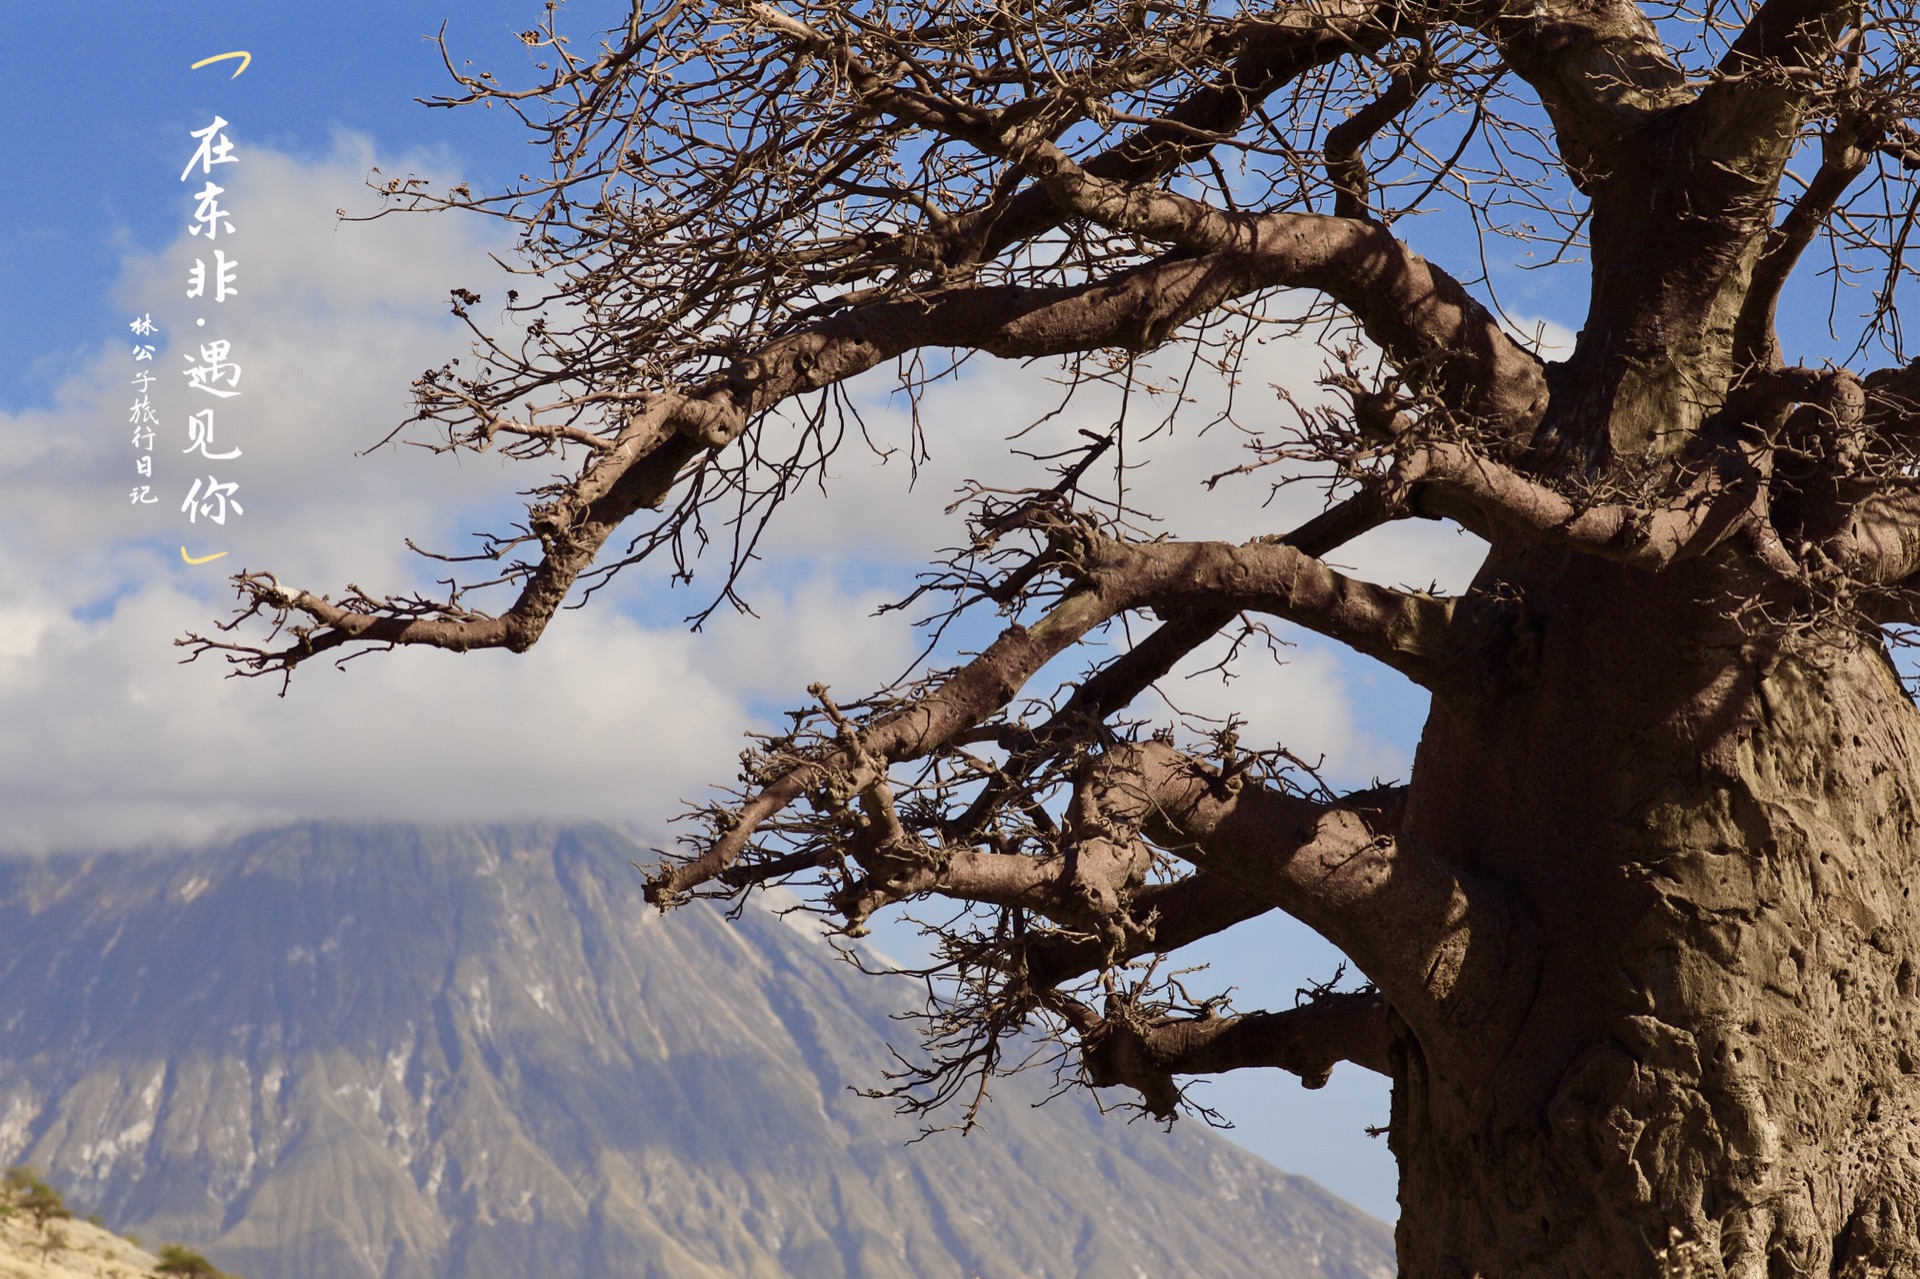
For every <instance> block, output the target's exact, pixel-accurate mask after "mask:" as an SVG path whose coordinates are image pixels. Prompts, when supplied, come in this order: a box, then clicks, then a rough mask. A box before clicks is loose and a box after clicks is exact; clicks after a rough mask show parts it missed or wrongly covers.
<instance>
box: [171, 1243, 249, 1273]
mask: <svg viewBox="0 0 1920 1279" xmlns="http://www.w3.org/2000/svg"><path fill="white" fill-rule="evenodd" d="M153 1273H155V1274H156V1275H181V1276H184V1277H185V1279H235V1276H233V1275H229V1274H226V1273H225V1272H223V1271H221V1270H219V1269H217V1268H215V1266H214V1264H213V1263H212V1262H211V1261H208V1260H207V1259H206V1258H205V1257H203V1256H201V1255H200V1254H199V1253H197V1252H195V1251H193V1250H192V1249H191V1248H188V1247H187V1246H186V1245H185V1244H178V1243H170V1244H168V1245H167V1246H166V1247H164V1248H162V1249H161V1250H160V1264H159V1265H157V1266H155V1267H154V1268H153Z"/></svg>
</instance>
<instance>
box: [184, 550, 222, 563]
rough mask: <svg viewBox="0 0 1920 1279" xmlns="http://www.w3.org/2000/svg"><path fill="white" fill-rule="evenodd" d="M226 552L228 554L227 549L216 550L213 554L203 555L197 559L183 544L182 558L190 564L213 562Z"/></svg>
mask: <svg viewBox="0 0 1920 1279" xmlns="http://www.w3.org/2000/svg"><path fill="white" fill-rule="evenodd" d="M225 554H226V552H225V551H215V552H214V553H213V554H211V555H202V556H201V557H200V558H199V559H197V560H196V559H195V558H193V556H191V555H189V554H187V548H186V547H184V546H183V547H181V548H180V558H181V559H183V560H185V561H186V562H187V563H189V564H211V563H213V562H214V561H215V560H217V559H219V558H220V557H221V556H222V555H225Z"/></svg>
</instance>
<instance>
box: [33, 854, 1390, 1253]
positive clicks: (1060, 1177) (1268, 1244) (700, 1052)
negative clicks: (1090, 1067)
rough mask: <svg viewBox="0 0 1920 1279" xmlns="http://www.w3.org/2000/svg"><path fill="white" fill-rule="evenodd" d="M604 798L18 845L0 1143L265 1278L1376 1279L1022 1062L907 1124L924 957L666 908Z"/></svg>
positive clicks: (1261, 1197)
mask: <svg viewBox="0 0 1920 1279" xmlns="http://www.w3.org/2000/svg"><path fill="white" fill-rule="evenodd" d="M636 856H638V850H637V849H636V847H635V846H634V845H632V844H631V843H629V842H628V841H627V840H625V839H624V838H622V837H621V836H619V835H617V834H615V833H613V832H611V831H608V830H605V829H603V828H575V829H564V828H563V829H553V828H533V827H518V828H488V829H459V830H436V829H419V828H413V827H400V826H389V827H356V826H347V825H334V824H316V825H307V826H299V827H293V828H289V829H284V830H279V831H272V832H266V833H263V834H260V835H256V836H252V837H249V838H247V839H243V840H240V841H238V842H237V843H234V844H232V845H230V846H227V847H223V848H219V849H212V850H207V851H203V852H199V853H194V854H190V855H185V856H178V857H170V858H165V859H142V858H136V857H131V856H111V857H99V858H92V859H85V860H77V859H64V860H62V859H56V860H55V861H53V862H50V863H33V862H25V861H21V862H7V863H0V1162H6V1161H28V1162H31V1163H33V1164H34V1165H36V1166H38V1167H41V1168H43V1169H46V1170H47V1171H48V1174H49V1178H50V1180H53V1181H54V1182H55V1183H56V1184H58V1185H60V1186H62V1187H63V1188H64V1189H65V1190H66V1191H67V1193H68V1194H69V1197H70V1198H72V1199H73V1200H74V1201H76V1202H79V1203H84V1204H87V1205H88V1206H90V1207H98V1208H99V1209H100V1210H101V1211H102V1212H103V1213H104V1214H105V1215H106V1217H107V1218H108V1219H109V1220H110V1221H113V1222H114V1223H116V1224H117V1225H120V1226H123V1227H128V1228H132V1229H134V1230H137V1231H139V1232H140V1233H141V1234H142V1235H144V1236H146V1237H149V1238H153V1237H165V1238H169V1239H174V1238H177V1239H183V1240H186V1241H188V1242H190V1243H193V1244H195V1245H196V1246H202V1247H203V1248H204V1250H205V1251H206V1252H207V1253H208V1255H209V1256H211V1257H212V1258H214V1260H216V1261H217V1262H219V1263H220V1264H221V1265H222V1266H223V1267H224V1268H226V1269H230V1270H235V1271H238V1272H239V1273H242V1274H245V1275H247V1276H249V1279H359V1277H361V1276H366V1277H369V1279H371V1277H374V1276H379V1277H381V1279H493V1277H494V1276H500V1277H502V1279H505V1277H506V1276H515V1277H516V1279H517V1277H519V1276H526V1275H554V1276H572V1275H582V1276H595V1277H599V1276H605V1277H606V1279H615V1277H618V1279H628V1277H629V1276H631V1277H634V1279H638V1277H640V1276H658V1277H660V1279H708V1277H714V1279H718V1277H719V1276H742V1275H744V1276H779V1275H797V1276H836V1277H837V1276H874V1277H878V1276H926V1277H931V1276H949V1275H951V1276H973V1275H978V1276H982V1277H983V1279H984V1277H987V1276H1039V1275H1049V1276H1065V1275H1102V1276H1106V1275H1133V1274H1138V1275H1143V1276H1163V1275H1207V1276H1215V1275H1218V1276H1240V1275H1248V1276H1252V1275H1256V1274H1257V1275H1261V1276H1293V1275H1299V1276H1341V1277H1343V1279H1344V1277H1347V1276H1354V1277H1357V1276H1372V1275H1386V1274H1390V1273H1392V1266H1391V1253H1390V1245H1389V1241H1388V1237H1387V1233H1386V1230H1385V1228H1384V1227H1383V1226H1381V1225H1380V1224H1379V1223H1378V1222H1375V1221H1373V1220H1371V1219H1370V1218H1367V1217H1365V1216H1363V1215H1362V1214H1360V1213H1359V1212H1357V1211H1356V1210H1354V1209H1352V1208H1350V1207H1348V1206H1347V1205H1345V1204H1344V1203H1342V1202H1341V1201H1339V1200H1337V1199H1335V1198H1334V1197H1332V1196H1331V1195H1329V1194H1327V1193H1326V1192H1325V1191H1323V1190H1321V1189H1320V1188H1318V1187H1317V1186H1314V1185H1313V1184H1312V1183H1311V1182H1307V1181H1305V1180H1303V1179H1300V1178H1294V1177H1288V1176H1285V1175H1283V1174H1281V1173H1279V1172H1277V1171H1275V1170H1274V1169H1272V1168H1270V1167H1268V1166H1267V1165H1265V1164H1263V1163H1261V1162H1260V1161H1258V1160H1256V1159H1254V1158H1253V1157H1252V1156H1250V1155H1247V1154H1245V1153H1243V1152H1241V1151H1239V1150H1238V1149H1236V1148H1234V1147H1232V1146H1230V1145H1228V1144H1227V1143H1225V1142H1223V1141H1220V1140H1218V1139H1217V1138H1214V1137H1212V1136H1211V1134H1208V1133H1206V1132H1204V1131H1203V1130H1201V1129H1199V1127H1198V1126H1197V1125H1193V1124H1181V1125H1178V1127H1177V1129H1176V1131H1174V1132H1173V1133H1172V1134H1166V1133H1163V1132H1161V1131H1160V1130H1159V1129H1157V1128H1154V1127H1151V1126H1148V1125H1140V1124H1135V1125H1127V1124H1123V1123H1120V1122H1118V1121H1116V1120H1112V1119H1106V1118H1102V1117H1101V1116H1099V1115H1098V1114H1097V1113H1096V1112H1094V1111H1093V1109H1092V1108H1091V1106H1089V1105H1088V1104H1087V1103H1086V1102H1084V1101H1083V1100H1080V1099H1078V1098H1067V1099H1063V1100H1061V1101H1058V1102H1054V1103H1052V1104H1049V1105H1047V1106H1046V1107H1044V1108H1042V1109H1039V1110H1030V1109H1029V1108H1028V1106H1027V1105H1026V1104H1024V1103H1026V1102H1028V1101H1032V1100H1037V1099H1038V1096H1039V1092H1038V1091H1037V1085H1027V1086H1024V1087H1022V1086H1008V1087H1003V1088H1002V1089H1001V1090H1000V1101H999V1104H998V1106H997V1107H996V1109H995V1111H994V1112H993V1113H992V1114H991V1115H990V1116H989V1122H990V1123H991V1124H992V1126H993V1127H994V1129H995V1130H996V1131H994V1132H991V1133H988V1134H985V1135H979V1134H976V1135H974V1136H971V1137H965V1138H962V1137H958V1136H951V1135H945V1136H939V1137H935V1138H933V1139H931V1140H928V1141H924V1142H920V1143H918V1144H915V1145H911V1146H908V1145H906V1144H904V1143H905V1142H906V1141H907V1140H908V1139H909V1138H910V1137H912V1136H913V1135H914V1128H913V1126H912V1124H911V1123H910V1122H909V1121H906V1120H903V1119H900V1118H898V1117H896V1116H894V1115H892V1114H891V1113H890V1112H889V1111H888V1109H887V1107H886V1106H884V1105H883V1104H881V1103H876V1102H872V1101H866V1100H863V1099H860V1098H858V1097H855V1096H853V1095H852V1094H851V1093H850V1092H849V1091H848V1087H849V1085H867V1084H871V1083H873V1082H875V1081H877V1080H879V1078H880V1076H881V1072H882V1071H883V1070H884V1068H885V1066H886V1064H887V1055H886V1054H887V1050H886V1044H887V1042H888V1040H889V1038H891V1039H892V1040H894V1041H896V1042H900V1041H904V1040H905V1038H906V1032H905V1031H904V1030H903V1029H902V1028H901V1027H899V1026H897V1025H895V1024H893V1023H892V1022H891V1021H890V1020H889V1017H890V1014H892V1013H893V1012H895V1011H897V1010H898V1009H900V1008H902V1007H904V1006H906V1005H907V1004H908V1003H910V1002H911V998H912V987H911V983H909V982H907V981H905V980H904V979H888V978H873V977H866V976H862V975H861V974H859V973H858V972H856V971H855V970H853V969H852V968H851V967H850V966H848V965H845V964H841V963H836V962H830V960H831V955H830V952H829V951H828V950H827V948H826V946H825V945H824V943H822V942H820V941H819V940H817V939H815V938H813V937H811V936H809V935H807V934H806V933H805V932H804V931H802V930H799V929H796V928H793V927H790V926H787V925H786V924H784V923H782V922H781V921H779V920H777V919H775V918H774V917H772V916H770V915H767V914H765V913H763V912H760V911H757V910H749V911H747V912H746V913H745V914H744V915H743V917H742V918H741V919H740V920H739V921H738V922H736V923H731V924H730V923H728V922H726V921H725V920H723V919H722V918H721V917H720V915H719V913H718V912H716V911H713V910H710V909H706V908H688V909H685V910H682V911H678V912H675V913H674V914H673V915H671V916H669V917H666V918H664V919H663V918H661V917H659V916H658V915H656V914H655V913H653V912H652V911H651V910H649V909H648V908H646V907H645V906H644V904H643V903H642V902H641V901H640V898H639V891H638V888H639V877H638V876H637V875H635V874H634V872H633V871H632V869H631V867H629V866H628V864H627V862H628V860H629V859H630V858H633V857H636Z"/></svg>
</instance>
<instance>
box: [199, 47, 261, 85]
mask: <svg viewBox="0 0 1920 1279" xmlns="http://www.w3.org/2000/svg"><path fill="white" fill-rule="evenodd" d="M228 58H238V59H240V65H239V66H237V67H235V68H234V69H233V74H232V75H230V76H228V77H227V79H229V80H238V79H239V78H240V73H241V72H242V71H245V70H246V69H247V67H248V65H249V64H250V63H252V61H253V55H252V54H251V53H248V52H247V51H246V50H245V49H235V50H234V51H233V52H232V53H216V54H214V55H213V56H212V57H211V58H202V59H200V61H198V62H196V63H194V64H193V65H192V66H190V67H188V68H187V70H189V71H198V70H199V69H200V68H201V67H204V66H208V65H210V64H211V63H215V62H225V61H226V60H227V59H228Z"/></svg>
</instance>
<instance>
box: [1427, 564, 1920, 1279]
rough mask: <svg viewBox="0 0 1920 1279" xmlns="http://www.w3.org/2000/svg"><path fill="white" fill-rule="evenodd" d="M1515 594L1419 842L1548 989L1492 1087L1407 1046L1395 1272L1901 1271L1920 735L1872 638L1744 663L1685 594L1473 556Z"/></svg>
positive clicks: (1917, 1230) (1728, 630) (1755, 649)
mask: <svg viewBox="0 0 1920 1279" xmlns="http://www.w3.org/2000/svg"><path fill="white" fill-rule="evenodd" d="M1495 581H1499V582H1504V583H1507V584H1509V585H1511V586H1512V587H1514V588H1515V589H1518V590H1519V591H1521V592H1522V593H1523V597H1524V598H1525V600H1526V601H1527V605H1528V608H1527V615H1528V619H1529V629H1528V633H1527V634H1525V635H1524V636H1516V637H1515V638H1516V643H1515V644H1514V645H1513V646H1512V647H1511V648H1509V649H1508V650H1507V651H1506V652H1504V653H1498V654H1493V655H1491V663H1490V664H1491V665H1492V666H1493V669H1491V670H1490V671H1489V677H1490V678H1489V691H1488V695H1487V696H1485V697H1484V698H1480V699H1471V700H1468V699H1457V698H1442V699H1439V700H1438V702H1437V703H1436V706H1435V708H1434V712H1433V716H1432V718H1431V720H1430V721H1429V722H1428V725H1427V728H1426V731H1425V734H1424V736H1423V738H1422V740H1421V745H1420V753H1419V758H1418V763H1417V765H1416V768H1415V771H1414V779H1413V784H1412V787H1411V789H1410V793H1409V797H1408V822H1407V825H1408V829H1409V831H1410V832H1411V834H1412V835H1413V836H1414V837H1415V838H1420V839H1424V840H1426V841H1429V842H1430V843H1431V844H1432V845H1433V846H1434V847H1436V848H1438V849H1440V850H1442V851H1443V852H1444V853H1445V854H1447V855H1448V856H1449V857H1451V858H1452V859H1454V860H1455V861H1456V862H1458V863H1459V864H1460V865H1462V866H1463V867H1465V868H1467V869H1469V870H1471V871H1473V872H1474V873H1476V874H1479V875H1483V876H1486V877H1488V878H1490V879H1494V880H1496V881H1498V882H1501V883H1504V884H1509V885H1512V886H1513V888H1514V890H1515V895H1516V897H1517V898H1518V899H1519V900H1521V901H1523V902H1524V903H1525V904H1526V905H1525V909H1526V911H1527V912H1528V914H1529V915H1531V916H1532V920H1531V923H1532V927H1533V931H1534V933H1535V936H1536V937H1537V944H1538V947H1539V954H1540V977H1539V983H1538V989H1537V992H1536V993H1535V995H1534V998H1533V1002H1532V1006H1531V1008H1530V1009H1529V1011H1528V1014H1527V1016H1526V1018H1525V1020H1524V1021H1523V1022H1522V1024H1521V1025H1520V1027H1519V1028H1518V1029H1517V1031H1516V1033H1515V1035H1514V1036H1513V1039H1512V1041H1511V1042H1510V1043H1508V1044H1504V1045H1497V1046H1496V1045H1489V1049H1490V1051H1489V1053H1488V1054H1487V1057H1486V1058H1485V1060H1484V1062H1482V1063H1478V1065H1479V1066H1480V1067H1481V1073H1477V1074H1475V1075H1474V1076H1472V1077H1466V1078H1463V1077H1460V1076H1459V1075H1458V1073H1457V1072H1448V1071H1444V1070H1441V1069H1437V1068H1436V1067H1435V1065H1434V1064H1433V1063H1432V1062H1430V1061H1429V1060H1428V1058H1427V1057H1426V1055H1425V1054H1423V1052H1422V1051H1421V1048H1420V1046H1419V1044H1418V1043H1417V1042H1416V1041H1414V1040H1412V1039H1410V1038H1407V1037H1402V1039H1401V1040H1400V1041H1399V1046H1398V1051H1399V1054H1400V1058H1399V1061H1398V1063H1397V1067H1396V1072H1395V1082H1396V1087H1395V1104H1394V1119H1393V1127H1392V1141H1393V1146H1394V1150H1395V1152H1396V1154H1397V1155H1398V1156H1399V1158H1400V1160H1401V1164H1402V1168H1403V1171H1404V1177H1405V1182H1404V1185H1403V1190H1402V1194H1401V1203H1402V1211H1403V1216H1402V1218H1401V1221H1400V1227H1399V1231H1400V1243H1401V1248H1402V1257H1403V1265H1404V1266H1405V1267H1406V1270H1407V1273H1410V1274H1418V1275H1436V1276H1453V1275H1478V1274H1484V1275H1509V1274H1533V1273H1540V1274H1554V1275H1583V1276H1585V1275H1591V1276H1595V1277H1596V1279H1597V1277H1598V1276H1604V1275H1618V1274H1627V1273H1645V1272H1646V1267H1647V1266H1648V1264H1649V1260H1650V1256H1651V1253H1652V1251H1653V1250H1654V1249H1655V1248H1657V1247H1659V1246H1662V1245H1664V1244H1666V1242H1667V1241H1668V1239H1669V1233H1670V1232H1671V1231H1678V1232H1679V1234H1680V1237H1681V1238H1683V1239H1687V1240H1694V1241H1698V1242H1699V1243H1701V1244H1702V1245H1704V1246H1705V1247H1706V1249H1707V1250H1708V1251H1709V1252H1710V1253H1712V1254H1714V1255H1717V1256H1719V1257H1721V1258H1723V1259H1724V1263H1725V1266H1726V1270H1727V1273H1728V1274H1730V1275H1734V1276H1740V1277H1742V1279H1747V1277H1749V1276H1752V1277H1758V1276H1770V1275H1789V1274H1812V1275H1836V1276H1850V1277H1851V1276H1869V1275H1872V1276H1881V1275H1885V1276H1894V1275H1908V1274H1913V1273H1916V1272H1920V1247H1917V1245H1916V1237H1917V1236H1920V1078H1916V1074H1915V1071H1916V1063H1915V1051H1916V1047H1917V1046H1920V1040H1917V1039H1916V1032H1917V1031H1920V1026H1916V1008H1917V1006H1916V1001H1915V999H1914V994H1915V988H1916V971H1917V970H1916V963H1920V912H1916V911H1915V909H1914V905H1913V902H1912V892H1913V885H1914V883H1915V879H1916V876H1915V860H1916V857H1917V856H1920V840H1917V839H1916V822H1917V819H1920V813H1917V809H1916V804H1917V802H1920V772H1917V771H1916V760H1920V716H1916V714H1915V712H1914V709H1913V707H1912V704H1911V703H1910V702H1909V701H1908V700H1907V698H1906V696H1905V694H1904V692H1903V691H1902V689H1901V687H1900V685H1899V682H1898V680H1897V679H1896V677H1895V675H1894V672H1893V671H1892V669H1891V668H1890V666H1889V664H1888V662H1887V660H1886V658H1885V656H1884V654H1883V653H1882V652H1881V651H1880V649H1879V646H1878V645H1877V643H1874V642H1871V641H1865V640H1860V639H1857V638H1854V637H1848V636H1832V635H1829V636H1824V637H1821V642H1818V643H1808V644H1807V645H1805V646H1804V649H1803V651H1797V652H1796V651H1787V652H1778V651H1768V649H1767V648H1766V647H1765V646H1755V645H1753V644H1752V643H1750V642H1749V639H1750V637H1749V636H1748V635H1747V633H1746V630H1745V628H1744V627H1743V625H1742V623H1741V619H1740V618H1739V617H1738V616H1737V615H1736V616H1735V617H1732V618H1729V617H1727V616H1725V615H1724V613H1723V612H1722V608H1723V607H1724V605H1720V604H1717V603H1716V602H1715V601H1712V600H1711V598H1710V597H1709V598H1708V599H1707V600H1706V601H1705V602H1703V601H1702V599H1701V597H1702V595H1703V594H1706V593H1707V592H1709V591H1711V589H1712V584H1711V581H1710V580H1708V581H1702V580H1701V575H1692V574H1688V575H1676V576H1672V577H1657V578H1656V577H1650V576H1648V575H1645V574H1642V573H1639V572H1636V571H1635V570H1633V569H1629V568H1622V567H1619V566H1615V565H1609V564H1604V563H1598V562H1595V561H1592V560H1586V559H1581V558H1578V557H1574V556H1569V555H1567V554H1565V553H1562V552H1552V551H1548V552H1544V553H1541V552H1533V553H1528V552H1525V551H1523V552H1521V553H1518V554H1513V553H1504V554H1503V553H1496V554H1495V555H1494V557H1493V558H1492V560H1491V561H1490V562H1489V564H1488V566H1487V568H1486V569H1485V570H1484V571H1483V574H1482V582H1483V584H1491V583H1493V582H1495Z"/></svg>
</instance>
